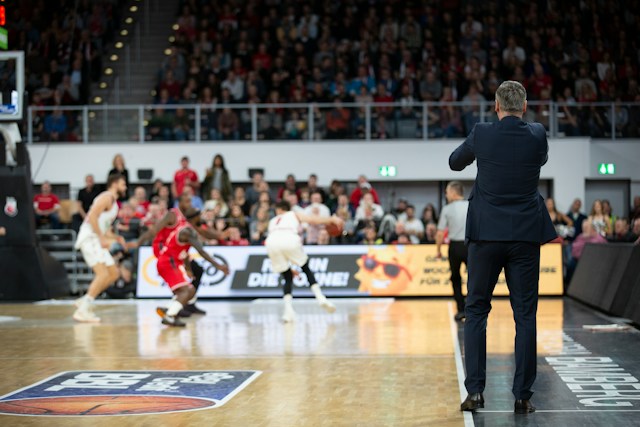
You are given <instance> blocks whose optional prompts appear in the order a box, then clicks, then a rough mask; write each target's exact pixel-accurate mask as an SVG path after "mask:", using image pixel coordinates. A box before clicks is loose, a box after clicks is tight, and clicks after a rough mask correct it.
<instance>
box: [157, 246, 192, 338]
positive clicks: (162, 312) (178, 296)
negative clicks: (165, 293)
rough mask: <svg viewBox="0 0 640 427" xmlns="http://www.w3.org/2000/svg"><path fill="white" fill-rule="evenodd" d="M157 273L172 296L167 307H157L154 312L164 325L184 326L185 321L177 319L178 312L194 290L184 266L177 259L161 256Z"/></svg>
mask: <svg viewBox="0 0 640 427" xmlns="http://www.w3.org/2000/svg"><path fill="white" fill-rule="evenodd" d="M158 273H159V274H160V277H162V279H164V281H165V282H166V283H167V285H168V286H169V288H170V289H171V291H172V292H173V295H174V298H173V300H171V303H170V304H169V306H168V307H167V308H164V307H158V308H157V309H156V313H158V315H159V316H160V317H162V323H163V324H165V325H169V326H185V323H184V322H182V321H181V320H180V319H178V314H179V313H180V310H182V309H183V308H184V306H185V305H187V303H188V302H189V300H190V299H191V298H193V296H194V295H195V292H196V290H195V288H194V287H193V285H191V280H190V279H189V277H188V276H187V272H186V270H185V268H184V266H183V265H182V263H180V262H179V261H176V260H173V259H170V258H165V257H162V256H161V257H160V259H159V260H158Z"/></svg>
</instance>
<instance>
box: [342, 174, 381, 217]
mask: <svg viewBox="0 0 640 427" xmlns="http://www.w3.org/2000/svg"><path fill="white" fill-rule="evenodd" d="M367 192H369V193H371V195H372V196H373V201H374V202H375V203H377V204H378V205H379V204H380V197H378V193H377V192H376V189H375V188H373V187H372V186H371V184H370V183H369V181H367V177H366V176H364V175H360V176H359V177H358V186H357V187H356V189H355V190H353V191H352V192H351V196H350V197H349V201H350V202H351V206H353V209H356V208H357V207H358V206H359V205H360V199H362V195H363V194H364V193H367Z"/></svg>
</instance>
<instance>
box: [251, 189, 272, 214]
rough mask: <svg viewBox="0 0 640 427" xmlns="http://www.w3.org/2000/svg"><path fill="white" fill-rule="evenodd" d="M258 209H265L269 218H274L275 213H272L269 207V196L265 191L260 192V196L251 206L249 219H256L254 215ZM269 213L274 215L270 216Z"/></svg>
mask: <svg viewBox="0 0 640 427" xmlns="http://www.w3.org/2000/svg"><path fill="white" fill-rule="evenodd" d="M260 208H267V209H268V210H269V213H270V215H269V216H275V211H273V209H272V206H271V195H270V194H269V193H268V192H267V191H263V192H261V193H260V196H258V201H257V202H255V203H254V204H253V205H252V206H251V215H250V216H251V219H255V218H256V214H257V213H258V209H260ZM271 213H273V214H274V215H271Z"/></svg>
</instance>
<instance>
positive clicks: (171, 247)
mask: <svg viewBox="0 0 640 427" xmlns="http://www.w3.org/2000/svg"><path fill="white" fill-rule="evenodd" d="M188 227H191V225H189V224H188V223H186V222H183V223H182V224H180V225H179V226H177V227H175V228H174V229H173V231H172V232H171V233H170V234H169V236H168V237H167V240H165V242H164V245H163V246H162V249H161V250H160V258H171V259H175V260H180V261H182V260H184V259H185V258H187V254H188V252H189V248H190V247H191V244H190V243H182V242H181V241H180V240H178V238H179V237H180V232H181V231H182V230H184V229H185V228H188Z"/></svg>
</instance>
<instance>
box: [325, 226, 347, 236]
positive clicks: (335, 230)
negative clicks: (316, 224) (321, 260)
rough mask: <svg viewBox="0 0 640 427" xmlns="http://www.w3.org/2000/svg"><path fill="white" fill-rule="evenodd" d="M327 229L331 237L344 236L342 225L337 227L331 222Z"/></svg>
mask: <svg viewBox="0 0 640 427" xmlns="http://www.w3.org/2000/svg"><path fill="white" fill-rule="evenodd" d="M325 229H326V230H327V233H329V236H331V237H338V236H342V230H343V229H342V224H340V225H336V224H334V223H333V222H331V223H329V224H327V225H326V226H325Z"/></svg>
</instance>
